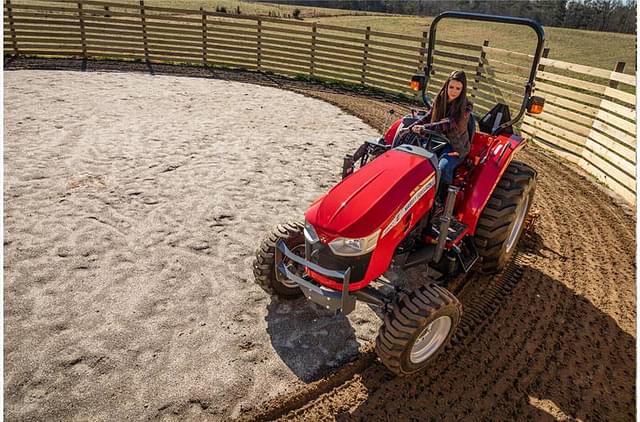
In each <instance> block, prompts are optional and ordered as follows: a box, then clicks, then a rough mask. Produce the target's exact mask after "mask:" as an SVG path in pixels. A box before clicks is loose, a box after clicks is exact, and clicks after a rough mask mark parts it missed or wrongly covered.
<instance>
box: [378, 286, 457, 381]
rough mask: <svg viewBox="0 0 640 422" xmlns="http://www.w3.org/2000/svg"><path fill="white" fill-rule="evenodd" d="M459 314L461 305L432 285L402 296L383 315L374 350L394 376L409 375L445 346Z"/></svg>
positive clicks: (429, 361) (445, 292)
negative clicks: (389, 310)
mask: <svg viewBox="0 0 640 422" xmlns="http://www.w3.org/2000/svg"><path fill="white" fill-rule="evenodd" d="M461 316H462V305H461V304H460V302H459V301H458V299H456V297H455V296H453V295H452V294H451V293H449V292H448V291H447V290H445V289H443V288H442V287H440V286H438V285H436V284H429V285H428V286H420V287H418V288H417V289H415V290H414V291H412V292H411V293H409V294H408V295H403V296H402V297H401V298H400V300H398V302H397V304H396V305H395V306H394V307H393V309H392V310H391V312H389V313H388V314H387V315H386V316H385V318H384V324H383V325H382V327H381V328H380V332H379V333H378V337H377V338H376V353H377V354H378V357H379V358H380V360H381V361H382V363H383V364H384V365H385V366H386V367H387V368H388V369H389V370H390V371H391V372H393V373H394V374H396V375H410V374H413V373H415V372H417V371H419V370H421V369H422V368H424V367H425V366H427V365H429V364H430V363H431V362H432V361H433V359H434V358H435V357H436V356H437V355H438V354H439V353H440V352H441V351H442V350H443V349H444V348H445V346H446V345H447V344H448V343H449V341H450V340H451V336H452V335H453V333H454V332H455V330H456V328H457V327H458V324H459V323H460V318H461Z"/></svg>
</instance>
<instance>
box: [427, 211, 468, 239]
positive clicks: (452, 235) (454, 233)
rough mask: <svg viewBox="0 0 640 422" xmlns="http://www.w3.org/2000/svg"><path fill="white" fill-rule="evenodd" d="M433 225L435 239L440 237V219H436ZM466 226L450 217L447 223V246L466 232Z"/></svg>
mask: <svg viewBox="0 0 640 422" xmlns="http://www.w3.org/2000/svg"><path fill="white" fill-rule="evenodd" d="M435 220H436V221H434V223H433V227H432V230H433V231H434V232H435V234H436V237H437V236H439V235H440V230H439V228H440V219H439V218H436V219H435ZM467 227H468V226H467V225H466V224H464V223H462V222H460V221H458V220H456V219H455V218H453V217H451V222H450V223H449V232H448V233H447V242H446V243H447V244H450V243H452V242H454V241H455V240H457V239H458V238H460V236H461V235H462V234H463V233H464V232H465V231H466V230H467Z"/></svg>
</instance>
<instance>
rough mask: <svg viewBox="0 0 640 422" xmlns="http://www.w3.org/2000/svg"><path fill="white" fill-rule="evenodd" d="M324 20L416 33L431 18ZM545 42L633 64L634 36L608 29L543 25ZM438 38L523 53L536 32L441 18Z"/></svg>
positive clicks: (555, 52) (575, 56)
mask: <svg viewBox="0 0 640 422" xmlns="http://www.w3.org/2000/svg"><path fill="white" fill-rule="evenodd" d="M314 20H317V21H319V22H323V23H330V24H333V25H340V26H347V27H353V28H366V27H367V26H370V27H371V29H372V30H376V31H384V32H395V33H402V34H407V35H415V36H419V35H420V34H422V32H423V31H425V30H426V28H427V26H428V25H429V24H430V23H431V21H432V18H428V17H415V16H393V15H387V16H384V15H378V16H335V17H325V18H317V19H314ZM545 34H546V40H547V42H546V46H547V47H549V48H550V54H549V57H550V58H555V59H558V60H563V61H567V62H572V63H578V64H583V65H586V66H593V67H601V68H605V69H613V68H614V67H615V64H616V63H617V62H618V61H624V62H626V63H627V65H626V68H625V71H626V73H633V72H634V71H635V68H636V36H635V35H629V34H617V33H611V32H595V31H582V30H575V29H566V28H551V27H547V28H545ZM438 39H443V40H448V41H458V42H463V43H470V44H482V41H483V40H485V39H488V40H490V46H492V47H497V48H504V49H507V50H512V51H520V52H523V53H532V52H533V51H534V49H535V33H534V32H533V30H530V29H526V28H525V29H523V28H522V27H517V26H512V25H499V24H487V23H476V22H468V21H467V22H465V21H460V20H444V21H442V22H441V23H440V24H438Z"/></svg>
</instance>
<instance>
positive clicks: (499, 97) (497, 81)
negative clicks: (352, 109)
mask: <svg viewBox="0 0 640 422" xmlns="http://www.w3.org/2000/svg"><path fill="white" fill-rule="evenodd" d="M46 3H47V4H42V5H34V4H20V3H16V2H15V1H12V0H5V3H4V11H5V13H4V49H5V54H15V55H17V54H24V55H29V54H37V55H47V56H73V57H82V58H94V57H95V58H100V57H109V58H116V59H127V60H128V59H137V60H146V61H149V62H185V63H192V64H201V65H205V66H227V67H231V68H242V69H248V70H257V71H261V72H273V73H278V74H284V75H289V76H299V75H305V76H313V77H319V78H326V79H337V80H341V81H344V82H349V83H353V84H359V85H363V86H368V87H373V88H377V89H380V90H382V91H387V92H391V93H394V94H404V95H407V96H412V97H415V95H416V94H415V93H414V92H413V91H411V90H409V87H408V80H409V79H410V77H411V76H412V75H413V74H414V73H415V72H416V71H417V70H420V69H422V67H423V66H424V53H425V52H426V45H427V36H428V33H427V32H424V33H422V34H420V36H408V35H401V34H392V33H385V32H379V31H372V30H371V28H366V29H355V28H343V27H339V26H335V25H327V24H322V23H315V22H302V21H295V20H283V19H276V18H271V17H258V16H245V15H227V14H224V13H216V12H211V11H206V10H203V9H200V10H188V9H176V8H169V7H157V6H147V5H145V4H144V1H143V0H140V3H139V4H132V3H117V2H107V1H98V0H47V2H46ZM548 55H549V49H545V54H544V58H543V59H542V61H541V63H540V68H539V72H538V76H537V80H536V92H537V93H538V94H539V95H542V96H544V97H545V98H546V106H545V111H544V113H543V114H541V115H539V116H526V117H525V119H524V121H523V123H522V125H521V127H520V130H521V131H522V132H523V133H524V134H525V135H528V136H530V137H532V138H533V139H534V140H535V141H537V142H538V143H539V144H540V145H542V146H544V147H546V148H550V149H552V150H553V151H554V152H556V153H557V154H559V155H561V156H562V157H564V158H565V159H567V160H568V161H571V162H573V163H575V164H577V165H579V166H581V167H582V168H584V169H586V170H587V171H589V172H590V173H591V174H593V175H594V176H595V177H597V178H598V179H600V180H601V181H603V182H604V183H606V184H607V185H608V186H609V187H610V188H611V189H612V190H614V191H616V192H617V193H619V194H620V195H622V196H623V197H624V198H625V199H626V200H627V201H629V202H632V203H635V198H636V182H635V166H636V161H635V150H636V121H635V94H634V93H635V86H636V80H635V76H634V75H627V74H624V73H622V70H623V67H624V64H622V65H620V64H619V65H618V66H616V68H615V69H613V70H607V69H599V68H594V67H589V66H584V65H578V64H575V63H567V62H563V61H560V60H554V59H550V58H549V57H548ZM433 57H434V68H435V70H436V73H435V74H434V75H433V77H432V78H431V82H430V85H429V87H428V93H429V94H431V95H435V94H436V92H437V90H438V89H439V87H440V86H441V85H442V83H443V82H444V80H445V79H446V75H447V74H448V73H449V72H451V71H452V70H458V69H462V70H465V71H466V72H467V75H468V79H469V88H468V89H469V95H470V96H471V98H472V101H473V102H474V105H475V107H474V109H475V112H476V113H477V114H483V113H485V112H486V111H488V110H489V109H490V108H492V107H493V106H494V105H495V104H496V103H497V102H502V103H505V104H507V105H509V106H510V108H511V109H512V110H515V109H519V108H520V105H521V101H522V94H523V92H524V82H525V81H526V79H527V77H528V71H529V64H530V62H531V56H530V55H528V54H523V53H519V52H514V51H507V50H502V49H498V48H494V47H491V46H490V42H489V41H488V40H485V41H484V42H483V43H478V45H471V44H463V43H457V42H450V41H438V42H437V44H436V50H435V51H434V56H433Z"/></svg>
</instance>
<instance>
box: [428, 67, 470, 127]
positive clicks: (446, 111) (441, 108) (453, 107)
mask: <svg viewBox="0 0 640 422" xmlns="http://www.w3.org/2000/svg"><path fill="white" fill-rule="evenodd" d="M450 81H458V82H461V83H462V91H461V92H460V95H459V96H458V98H456V99H455V100H453V101H452V102H451V103H450V104H447V99H448V96H447V89H448V88H449V82H450ZM466 107H467V75H466V74H465V73H464V72H463V71H461V70H455V71H453V72H451V74H450V75H449V77H448V78H447V80H446V82H445V83H444V86H443V87H442V88H441V89H440V92H438V95H437V96H436V99H435V100H434V101H433V111H432V113H431V122H437V121H439V120H442V119H444V118H445V117H451V118H452V119H453V120H455V122H456V123H458V122H460V120H461V119H462V116H463V115H464V111H465V108H466Z"/></svg>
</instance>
